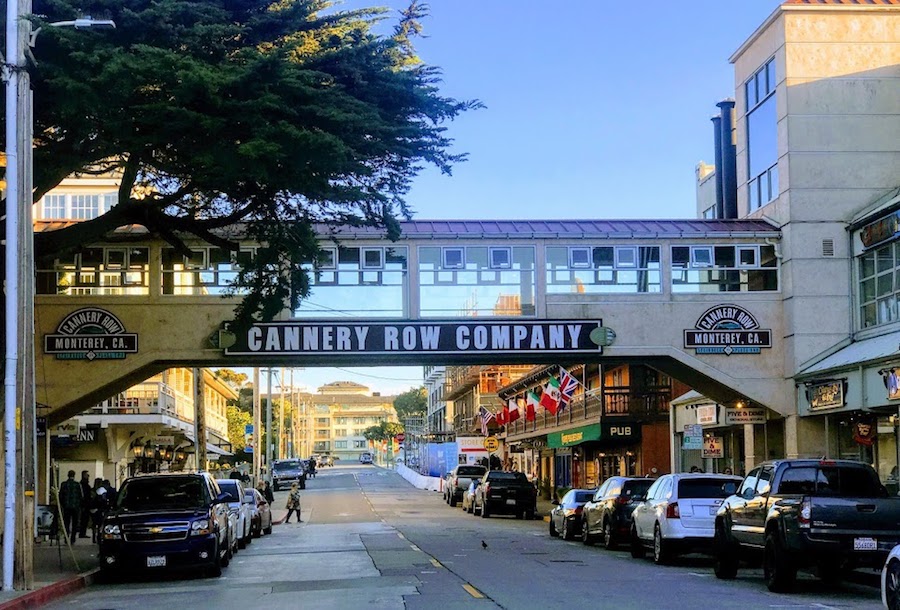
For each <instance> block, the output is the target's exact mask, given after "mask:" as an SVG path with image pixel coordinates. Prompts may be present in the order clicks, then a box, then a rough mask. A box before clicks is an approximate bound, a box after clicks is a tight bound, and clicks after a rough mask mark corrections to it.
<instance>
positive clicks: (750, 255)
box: [737, 246, 759, 267]
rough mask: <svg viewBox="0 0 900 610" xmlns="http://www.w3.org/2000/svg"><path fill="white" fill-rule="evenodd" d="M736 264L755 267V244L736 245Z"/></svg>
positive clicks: (756, 249)
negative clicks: (746, 245)
mask: <svg viewBox="0 0 900 610" xmlns="http://www.w3.org/2000/svg"><path fill="white" fill-rule="evenodd" d="M737 251H738V266H739V267H755V266H756V259H757V253H758V251H759V250H758V248H756V246H749V247H744V246H741V247H738V249H737Z"/></svg>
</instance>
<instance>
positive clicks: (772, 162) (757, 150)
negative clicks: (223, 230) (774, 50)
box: [744, 59, 778, 212]
mask: <svg viewBox="0 0 900 610" xmlns="http://www.w3.org/2000/svg"><path fill="white" fill-rule="evenodd" d="M775 76H776V75H775V60H774V59H770V60H769V61H768V63H766V65H765V66H763V67H762V68H760V69H759V71H758V72H757V73H756V74H754V75H753V77H751V78H750V79H749V80H748V81H747V82H746V83H745V84H744V89H745V93H746V100H747V149H748V154H747V169H748V172H747V174H748V183H747V191H748V193H747V194H748V201H749V207H750V211H751V212H752V211H753V210H756V209H758V208H760V207H762V206H764V205H765V204H767V203H769V202H770V201H772V200H773V199H775V198H776V197H778V165H777V163H778V117H777V115H776V107H775Z"/></svg>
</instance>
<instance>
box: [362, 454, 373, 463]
mask: <svg viewBox="0 0 900 610" xmlns="http://www.w3.org/2000/svg"><path fill="white" fill-rule="evenodd" d="M359 463H360V464H371V463H372V454H371V453H369V452H368V451H364V452H363V453H360V454H359Z"/></svg>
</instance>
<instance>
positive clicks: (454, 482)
mask: <svg viewBox="0 0 900 610" xmlns="http://www.w3.org/2000/svg"><path fill="white" fill-rule="evenodd" d="M458 484H459V479H457V478H456V477H453V487H456V486H457V485H458Z"/></svg>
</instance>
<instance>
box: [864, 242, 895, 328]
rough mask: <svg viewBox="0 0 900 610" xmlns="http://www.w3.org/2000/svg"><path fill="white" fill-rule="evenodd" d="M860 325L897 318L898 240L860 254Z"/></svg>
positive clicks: (886, 321)
mask: <svg viewBox="0 0 900 610" xmlns="http://www.w3.org/2000/svg"><path fill="white" fill-rule="evenodd" d="M857 268H858V273H859V307H860V310H859V311H860V322H859V323H860V327H861V328H868V327H871V326H877V325H880V324H890V323H891V322H896V321H898V320H900V316H898V306H897V304H898V298H900V294H898V293H900V242H895V243H892V244H887V245H884V246H881V247H880V248H878V249H877V250H869V251H868V252H865V253H863V255H862V256H860V257H859V264H858V267H857Z"/></svg>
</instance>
